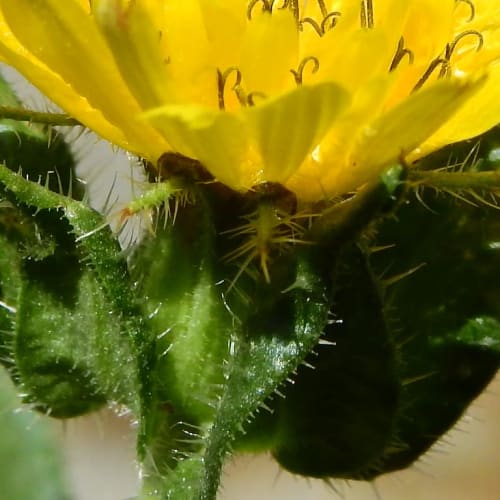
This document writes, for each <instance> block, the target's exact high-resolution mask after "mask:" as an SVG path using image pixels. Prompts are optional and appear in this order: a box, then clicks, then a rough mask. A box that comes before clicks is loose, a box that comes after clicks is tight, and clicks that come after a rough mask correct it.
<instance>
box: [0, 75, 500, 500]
mask: <svg viewBox="0 0 500 500" xmlns="http://www.w3.org/2000/svg"><path fill="white" fill-rule="evenodd" d="M6 76H7V78H8V79H9V80H11V81H13V82H15V83H16V85H17V88H18V89H19V93H20V95H21V97H23V98H24V99H25V102H27V103H28V104H32V105H34V106H37V107H38V108H40V107H42V109H43V108H44V107H47V104H46V102H44V101H41V100H40V97H39V96H37V95H36V93H34V92H33V89H32V88H30V87H29V86H28V85H26V84H25V83H24V82H22V83H21V85H20V86H19V82H21V79H20V78H19V77H18V76H17V75H15V74H14V73H13V72H11V71H9V72H8V73H6ZM73 139H74V142H75V150H76V151H77V155H78V157H79V158H80V159H81V164H80V168H79V172H80V173H81V175H82V176H83V177H85V178H86V179H87V181H88V182H89V184H90V185H91V187H92V196H91V202H92V203H93V205H94V206H95V207H96V208H101V207H102V205H103V203H104V201H105V200H106V198H108V199H109V200H110V201H111V202H112V205H113V208H112V209H108V212H109V214H110V217H111V220H112V222H116V221H117V218H118V216H117V214H118V213H119V208H120V206H123V205H122V204H123V203H124V201H123V200H126V199H128V198H129V197H130V193H131V191H132V190H133V189H136V190H140V184H141V183H140V180H139V181H137V180H136V181H135V182H134V183H131V179H132V177H136V178H138V177H140V175H139V174H138V171H137V170H136V169H134V168H133V165H132V166H130V165H129V163H128V161H127V158H126V157H125V155H123V154H119V153H118V152H116V151H112V150H111V148H109V146H108V145H107V144H105V143H104V142H102V141H98V140H97V139H96V138H95V137H93V136H90V135H88V134H85V135H84V136H83V137H78V136H77V135H75V134H74V137H73ZM110 185H114V189H113V192H112V194H111V196H110V197H108V194H109V189H110V188H109V186H110ZM499 423H500V377H497V379H496V380H495V381H494V382H493V383H492V384H491V385H490V387H489V389H488V391H486V393H484V394H483V395H482V396H481V397H480V398H478V400H476V402H475V403H474V405H473V407H472V408H471V409H470V410H469V412H468V415H467V416H466V417H465V418H463V419H462V420H461V421H460V422H459V424H458V425H457V427H456V429H454V430H453V431H451V432H450V433H449V434H448V435H447V436H445V437H444V439H443V440H442V442H441V443H439V445H437V446H436V447H435V448H434V449H433V450H432V451H431V452H430V453H429V454H427V455H426V456H425V457H424V458H423V459H422V460H420V461H419V462H418V463H417V464H415V465H414V466H413V467H412V468H411V469H410V470H407V471H404V472H399V473H395V474H390V475H387V476H385V477H382V478H380V479H378V480H377V481H376V482H375V485H374V486H373V485H370V484H366V483H357V482H350V483H348V484H347V483H346V482H337V483H335V488H336V490H337V493H335V492H334V491H333V490H332V489H331V488H329V487H327V486H326V485H325V484H324V483H323V482H321V481H308V480H305V479H302V478H299V477H294V476H292V475H290V474H287V473H285V472H280V471H279V468H278V467H277V466H276V464H275V463H273V462H272V461H271V460H270V459H269V458H267V457H265V456H259V457H256V456H246V457H240V458H237V459H233V460H231V461H230V463H229V464H228V465H227V467H226V470H225V473H224V479H223V489H222V491H221V494H220V500H250V499H251V500H254V499H258V500H280V499H286V500H326V499H336V498H343V499H345V500H378V498H380V499H383V500H447V499H453V500H500V425H499ZM54 425H55V426H56V428H57V429H58V430H59V434H60V440H61V444H62V447H63V450H64V454H65V458H66V463H67V473H68V481H69V483H70V485H71V489H72V490H73V491H74V492H75V500H125V499H127V498H130V497H133V496H134V494H135V492H136V489H137V483H138V470H137V467H136V464H135V462H134V456H135V455H134V435H133V434H134V433H133V430H132V428H131V425H130V423H129V422H128V421H126V420H125V419H124V418H121V419H120V418H118V417H116V416H115V415H114V414H113V413H112V412H110V411H108V412H101V413H99V414H96V415H91V416H88V417H85V418H80V419H74V420H70V421H68V422H66V423H65V424H61V423H59V422H55V423H54ZM0 488H1V486H0ZM0 497H1V494H0Z"/></svg>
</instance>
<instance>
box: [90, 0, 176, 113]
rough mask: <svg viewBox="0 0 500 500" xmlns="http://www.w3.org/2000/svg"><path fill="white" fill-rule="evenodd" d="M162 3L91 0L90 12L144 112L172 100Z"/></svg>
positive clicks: (173, 95)
mask: <svg viewBox="0 0 500 500" xmlns="http://www.w3.org/2000/svg"><path fill="white" fill-rule="evenodd" d="M163 5H164V3H163V2H158V1H156V0H145V1H144V0H143V1H141V2H130V1H129V0H94V2H93V4H92V12H93V13H94V14H95V16H96V19H97V21H98V24H99V27H100V28H101V31H102V33H103V35H104V36H105V38H106V40H107V42H108V44H109V47H110V48H111V50H112V52H113V55H114V59H115V62H116V65H117V66H118V68H119V70H120V72H121V74H122V77H123V80H124V81H125V82H126V83H127V85H128V87H129V89H130V91H131V92H132V94H133V95H134V97H135V98H136V99H137V101H138V102H139V103H140V104H141V106H142V107H143V108H145V109H148V108H151V107H158V106H160V105H162V104H166V103H168V102H172V101H174V100H175V93H174V88H173V86H172V82H171V77H170V75H169V71H168V65H169V60H168V52H167V48H166V43H165V35H164V34H163V32H162V27H163V19H164V17H165V9H164V8H163Z"/></svg>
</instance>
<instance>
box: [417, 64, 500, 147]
mask: <svg viewBox="0 0 500 500" xmlns="http://www.w3.org/2000/svg"><path fill="white" fill-rule="evenodd" d="M499 123H500V61H498V62H497V63H496V64H494V65H492V66H490V68H489V72H488V77H487V80H486V82H485V84H484V85H483V86H482V87H481V89H480V90H479V91H478V92H476V93H475V94H474V95H473V96H472V97H471V98H470V99H468V100H467V102H465V103H464V104H463V105H462V106H460V108H459V109H458V110H457V112H456V113H455V114H454V115H453V116H451V117H450V119H449V120H447V121H444V125H442V126H441V127H440V128H439V130H438V131H437V132H435V133H434V134H433V135H431V137H429V138H428V139H427V140H426V141H425V143H424V144H423V145H422V146H421V147H420V148H419V150H418V151H417V152H415V154H414V155H413V156H417V155H418V156H422V155H424V154H428V153H430V152H432V151H435V150H437V149H439V148H441V147H443V146H446V145H447V144H452V143H454V142H458V141H463V140H465V139H470V138H472V137H475V136H477V135H479V134H482V133H483V132H486V131H487V130H489V129H490V128H492V127H494V126H495V125H497V124H499Z"/></svg>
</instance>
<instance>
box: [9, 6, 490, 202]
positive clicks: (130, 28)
mask: <svg viewBox="0 0 500 500" xmlns="http://www.w3.org/2000/svg"><path fill="white" fill-rule="evenodd" d="M0 57H1V58H2V59H3V60H4V61H5V62H6V63H8V64H10V65H12V66H14V67H16V68H17V69H18V70H19V71H21V72H22V73H23V74H24V75H25V76H26V77H27V78H28V79H29V80H31V81H32V82H33V83H34V84H35V85H37V86H38V87H39V88H40V89H41V90H42V91H43V92H44V93H45V94H46V95H47V96H48V97H50V98H51V99H52V100H53V101H54V102H56V103H57V104H58V105H60V106H61V107H62V108H63V109H64V110H66V111H67V112H68V113H69V114H71V115H73V116H74V117H76V118H77V119H79V120H80V121H81V122H82V123H84V124H85V125H86V126H88V127H89V128H91V129H93V130H94V131H95V132H97V133H98V134H100V135H101V136H103V137H104V138H106V139H108V140H110V141H111V142H113V143H115V144H117V145H119V146H121V147H123V148H125V149H127V150H129V151H131V152H133V153H136V154H138V155H140V156H143V157H145V158H147V159H148V160H149V161H151V162H153V163H155V162H156V161H157V159H158V158H159V157H160V155H161V154H162V153H163V152H166V151H176V152H179V153H181V154H183V155H186V156H189V157H192V158H195V159H197V160H199V161H200V162H201V163H202V164H203V165H204V166H205V167H206V168H207V169H208V170H209V171H210V172H211V173H212V174H213V175H214V176H215V178H216V179H218V180H219V181H221V182H223V183H225V184H227V185H228V186H230V187H231V188H233V189H236V190H240V191H243V190H247V189H250V188H252V186H254V185H256V184H258V183H260V182H265V181H273V182H279V183H281V184H283V185H285V186H286V187H288V188H289V189H291V190H292V191H294V192H295V193H296V194H297V196H298V198H299V200H302V201H317V200H323V199H329V198H331V197H334V196H336V195H339V194H342V193H345V192H348V191H352V190H355V189H356V188H358V187H360V186H361V185H362V184H363V183H366V182H367V181H369V180H371V179H373V178H374V177H375V176H377V175H379V174H380V172H381V170H382V169H383V168H384V167H386V166H388V165H390V164H391V163H392V162H396V161H398V160H399V159H401V158H403V157H404V158H406V159H407V160H409V161H414V160H416V159H418V158H420V157H422V156H423V155H425V154H427V153H429V152H431V151H433V150H435V149H437V148H440V147H442V146H444V145H446V144H449V143H452V142H455V141H459V140H462V139H466V138H469V137H473V136H476V135H478V134H480V133H482V132H484V131H486V130H487V129H489V128H491V127H492V126H494V125H495V124H497V123H498V122H500V4H499V3H498V2H495V1H491V0H440V1H435V0H406V1H401V0H363V1H360V0H274V1H273V0H135V1H134V0H92V1H91V0H64V1H62V0H16V1H15V2H14V1H12V0H0Z"/></svg>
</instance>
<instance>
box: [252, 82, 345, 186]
mask: <svg viewBox="0 0 500 500" xmlns="http://www.w3.org/2000/svg"><path fill="white" fill-rule="evenodd" d="M348 104H349V96H348V94H347V93H346V91H345V90H343V89H342V88H341V87H339V86H338V85H336V84H334V83H330V82H325V83H321V84H318V85H315V86H303V87H299V88H298V89H296V90H294V91H292V92H290V93H288V94H285V95H284V96H281V97H278V98H276V99H274V100H272V101H269V102H267V101H266V102H264V103H263V104H260V105H258V106H255V107H253V108H247V110H246V111H245V112H244V114H245V115H246V116H247V119H248V120H249V124H250V130H251V131H252V132H251V133H252V135H253V137H254V138H255V140H256V143H257V147H258V151H259V153H260V156H261V158H262V170H261V171H260V172H259V176H260V178H259V181H274V182H281V183H284V182H286V180H287V179H288V178H289V177H290V176H291V175H292V174H293V173H294V172H295V171H296V170H297V168H298V167H299V165H300V164H301V163H302V162H303V161H304V158H305V156H306V155H307V154H309V153H311V151H312V150H313V149H314V148H315V147H316V146H317V145H318V143H319V142H320V141H321V140H322V139H323V137H324V135H325V134H326V133H327V131H328V130H329V129H330V128H331V127H332V125H333V122H334V121H335V119H336V118H337V117H338V116H339V115H340V114H341V113H342V112H343V111H344V109H345V108H346V107H347V105H348Z"/></svg>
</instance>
